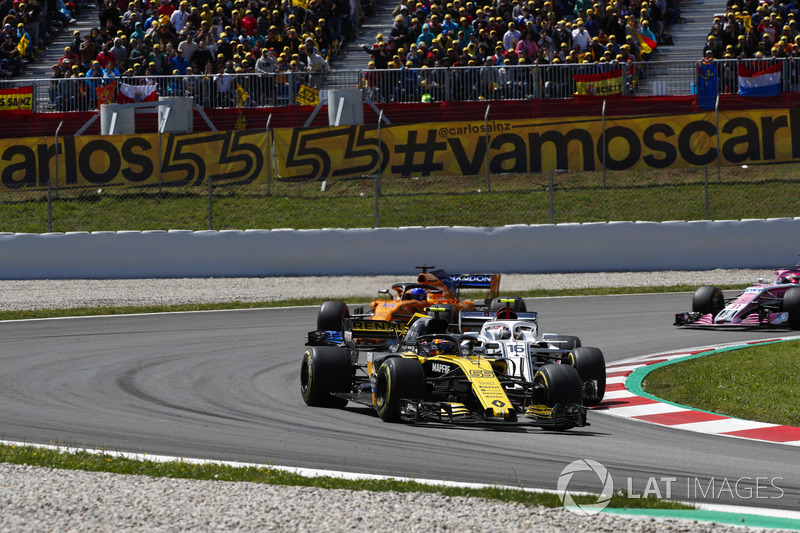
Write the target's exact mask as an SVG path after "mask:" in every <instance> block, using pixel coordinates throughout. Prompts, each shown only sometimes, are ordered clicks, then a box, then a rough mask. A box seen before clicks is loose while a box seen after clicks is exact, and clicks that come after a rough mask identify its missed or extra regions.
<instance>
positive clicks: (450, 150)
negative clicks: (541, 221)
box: [273, 109, 800, 180]
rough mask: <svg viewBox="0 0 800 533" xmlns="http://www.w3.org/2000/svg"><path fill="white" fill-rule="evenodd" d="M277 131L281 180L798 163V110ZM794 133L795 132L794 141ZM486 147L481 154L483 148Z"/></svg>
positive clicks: (799, 122)
mask: <svg viewBox="0 0 800 533" xmlns="http://www.w3.org/2000/svg"><path fill="white" fill-rule="evenodd" d="M719 127H720V135H719V139H718V138H717V124H716V119H715V115H714V113H713V112H705V113H694V114H687V115H662V116H644V117H607V118H606V121H605V131H603V122H602V119H601V118H599V117H598V118H591V119H585V120H582V119H575V120H572V119H570V120H562V121H558V122H555V121H552V120H525V121H489V123H488V125H487V124H484V123H483V122H478V123H468V122H461V123H459V122H455V123H447V124H414V125H402V126H384V127H383V128H382V129H381V139H380V147H381V152H380V153H379V151H378V146H379V143H378V131H377V127H376V126H373V125H370V126H343V127H338V128H336V127H330V128H313V129H299V128H278V129H274V130H273V132H274V135H275V137H274V138H275V152H276V155H277V165H278V176H279V178H290V179H300V180H315V179H320V180H321V179H327V178H333V177H337V176H358V175H370V174H375V173H377V171H378V164H379V162H381V163H382V165H383V172H384V173H385V174H391V175H398V176H429V175H436V176H459V175H476V174H483V173H486V172H487V165H488V167H489V168H488V171H489V172H492V173H504V172H506V173H508V172H513V173H526V172H527V173H541V172H549V171H550V170H567V169H568V170H587V171H599V170H602V168H603V165H604V164H605V166H606V168H607V169H609V170H629V169H654V168H687V167H692V166H702V165H710V164H712V163H714V164H716V161H717V153H718V148H717V147H718V146H719V150H721V153H722V164H723V165H732V164H741V163H746V162H747V163H767V162H769V163H777V162H787V161H793V160H798V159H800V141H799V142H793V141H792V140H793V138H795V137H797V138H798V139H800V109H775V110H752V111H736V112H728V113H725V112H721V113H720V117H719ZM795 132H797V134H795ZM487 145H488V146H487Z"/></svg>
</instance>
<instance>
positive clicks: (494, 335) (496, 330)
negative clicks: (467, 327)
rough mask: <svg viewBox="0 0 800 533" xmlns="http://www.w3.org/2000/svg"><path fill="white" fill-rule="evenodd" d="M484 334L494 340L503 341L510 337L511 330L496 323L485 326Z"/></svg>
mask: <svg viewBox="0 0 800 533" xmlns="http://www.w3.org/2000/svg"><path fill="white" fill-rule="evenodd" d="M486 335H487V336H488V337H489V338H491V339H494V340H496V341H503V340H506V339H510V338H511V330H510V329H508V326H506V325H504V324H497V325H494V326H489V327H488V328H486Z"/></svg>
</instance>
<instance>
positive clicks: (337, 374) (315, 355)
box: [300, 346, 353, 407]
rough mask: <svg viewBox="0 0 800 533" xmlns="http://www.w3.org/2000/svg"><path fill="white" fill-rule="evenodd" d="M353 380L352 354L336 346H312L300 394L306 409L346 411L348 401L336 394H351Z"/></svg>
mask: <svg viewBox="0 0 800 533" xmlns="http://www.w3.org/2000/svg"><path fill="white" fill-rule="evenodd" d="M352 377H353V365H352V364H351V362H350V352H349V351H348V350H346V349H344V348H338V347H335V346H312V347H310V348H309V349H308V350H306V353H305V354H303V362H302V364H301V365H300V392H301V394H302V395H303V401H304V402H306V405H312V406H314V407H344V406H345V405H347V400H345V399H343V398H337V397H336V396H332V395H331V393H332V392H349V391H350V384H351V381H352Z"/></svg>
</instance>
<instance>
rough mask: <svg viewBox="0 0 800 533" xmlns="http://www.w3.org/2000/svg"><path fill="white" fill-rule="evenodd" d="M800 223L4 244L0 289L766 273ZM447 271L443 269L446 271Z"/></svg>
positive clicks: (284, 233) (169, 235) (793, 246)
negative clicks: (31, 283)
mask: <svg viewBox="0 0 800 533" xmlns="http://www.w3.org/2000/svg"><path fill="white" fill-rule="evenodd" d="M797 235H800V218H781V219H767V220H741V221H736V220H726V221H696V222H677V221H676V222H661V223H655V222H612V223H590V224H555V225H533V226H527V225H515V226H505V227H497V228H477V227H429V228H422V227H408V228H382V229H326V230H290V229H287V230H271V231H269V230H250V231H197V232H192V231H146V232H135V231H126V232H95V233H80V232H76V233H66V234H59V233H49V234H19V233H17V234H11V233H5V234H0V249H1V250H2V251H3V253H2V254H1V255H0V279H105V278H168V277H177V278H184V277H235V276H245V277H251V276H305V275H380V274H407V273H408V272H411V271H413V270H414V267H415V266H416V265H418V264H419V263H420V261H423V262H426V261H427V262H431V261H433V262H434V263H436V264H439V263H441V259H442V258H443V257H445V258H446V263H447V265H443V266H446V267H447V268H453V269H458V270H462V271H465V272H468V271H472V272H480V271H493V272H498V271H499V272H505V273H537V272H540V273H545V272H600V271H651V270H707V269H714V268H773V267H775V265H782V264H787V265H788V264H794V262H795V261H796V253H797V242H796V236H797ZM448 265H449V266H448Z"/></svg>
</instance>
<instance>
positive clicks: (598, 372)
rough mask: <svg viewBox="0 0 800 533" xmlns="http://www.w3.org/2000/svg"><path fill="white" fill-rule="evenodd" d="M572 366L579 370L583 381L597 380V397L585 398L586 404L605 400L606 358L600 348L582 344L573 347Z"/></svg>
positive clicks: (571, 353)
mask: <svg viewBox="0 0 800 533" xmlns="http://www.w3.org/2000/svg"><path fill="white" fill-rule="evenodd" d="M569 356H570V359H571V362H572V366H574V367H575V370H577V371H578V375H579V376H580V377H581V381H586V380H590V379H592V380H596V381H597V397H596V398H584V400H583V403H584V404H586V405H597V404H599V403H600V402H602V401H603V396H605V394H606V359H605V357H604V356H603V352H601V351H600V350H599V349H598V348H593V347H591V346H580V347H578V348H575V349H573V350H572V351H571V352H570V354H569Z"/></svg>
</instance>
